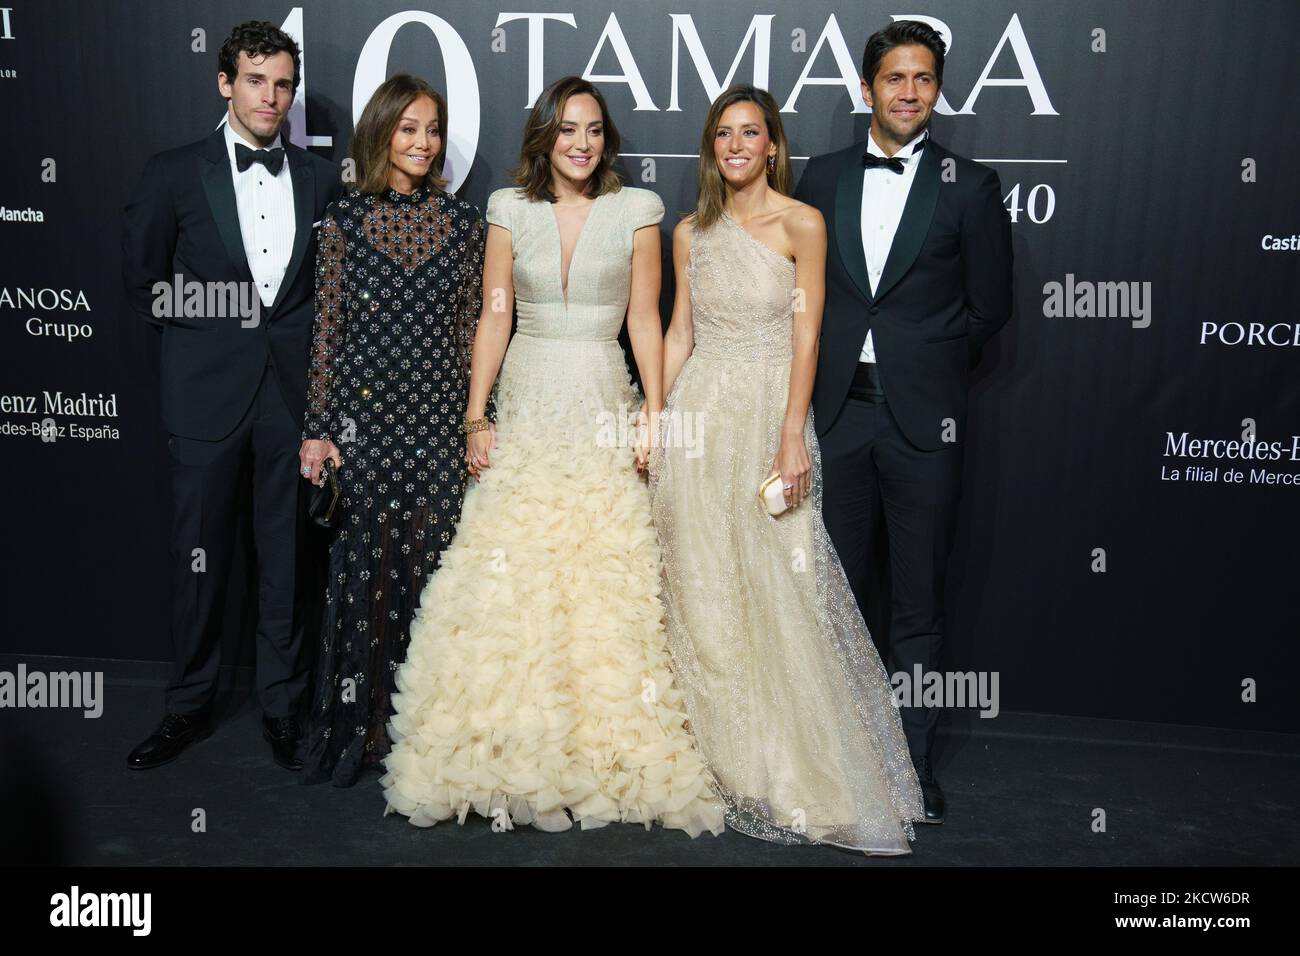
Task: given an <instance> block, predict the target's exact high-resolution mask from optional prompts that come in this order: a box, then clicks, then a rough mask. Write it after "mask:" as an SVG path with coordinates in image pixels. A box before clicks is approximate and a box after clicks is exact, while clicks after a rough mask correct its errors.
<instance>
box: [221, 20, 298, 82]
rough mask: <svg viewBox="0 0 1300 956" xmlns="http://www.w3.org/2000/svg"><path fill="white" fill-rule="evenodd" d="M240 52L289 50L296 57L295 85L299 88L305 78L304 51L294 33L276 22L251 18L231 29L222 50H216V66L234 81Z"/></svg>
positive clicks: (255, 53)
mask: <svg viewBox="0 0 1300 956" xmlns="http://www.w3.org/2000/svg"><path fill="white" fill-rule="evenodd" d="M241 53H247V54H248V55H249V57H255V56H274V55H275V54H277V53H288V54H289V55H290V56H291V57H293V88H294V91H295V92H296V91H297V89H298V84H299V83H300V82H302V54H301V53H300V52H299V51H298V44H297V43H296V42H294V39H293V37H291V36H289V34H287V33H285V32H284V31H283V30H281V29H280V28H279V27H277V26H276V25H275V24H274V23H269V22H267V21H266V20H249V21H247V22H246V23H241V24H240V25H239V26H237V27H235V29H233V30H231V31H230V36H228V37H226V42H225V43H223V44H221V52H220V53H218V54H217V69H218V70H220V71H221V72H222V73H224V74H226V80H227V81H228V82H231V83H233V82H235V77H236V76H237V75H238V74H239V54H241Z"/></svg>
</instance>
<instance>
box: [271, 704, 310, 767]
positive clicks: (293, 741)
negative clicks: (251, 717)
mask: <svg viewBox="0 0 1300 956" xmlns="http://www.w3.org/2000/svg"><path fill="white" fill-rule="evenodd" d="M262 736H263V737H265V738H266V739H267V740H268V741H270V743H271V756H272V757H274V758H275V762H276V763H278V764H279V765H280V766H281V767H283V768H284V769H285V770H301V769H302V761H301V760H299V759H298V739H299V738H300V737H302V730H301V729H300V728H299V727H298V721H297V720H295V719H294V718H293V717H263V718H262Z"/></svg>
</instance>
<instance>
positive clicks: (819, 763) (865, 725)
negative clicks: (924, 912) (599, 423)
mask: <svg viewBox="0 0 1300 956" xmlns="http://www.w3.org/2000/svg"><path fill="white" fill-rule="evenodd" d="M687 271H688V278H689V281H690V289H691V300H692V311H693V316H694V325H695V339H696V344H695V349H694V351H693V353H692V355H691V357H690V358H689V359H688V360H687V362H686V365H685V367H684V368H683V370H682V372H681V374H680V375H679V376H678V379H677V381H676V382H675V383H674V386H673V389H672V392H671V394H670V395H669V397H668V401H667V405H666V407H665V410H664V416H663V424H662V425H661V430H660V442H659V447H657V448H656V449H655V451H654V454H653V456H652V460H651V468H652V472H651V502H652V513H653V517H654V522H655V527H656V530H657V532H658V536H659V541H660V547H661V550H662V560H663V567H664V601H665V605H666V611H667V613H666V621H667V628H668V640H669V648H670V650H671V653H672V660H673V667H674V673H675V677H676V681H677V684H678V686H680V687H681V689H682V691H683V694H684V696H685V700H686V708H687V714H688V716H689V718H690V722H691V727H692V730H693V732H694V734H695V738H696V741H697V743H698V745H699V747H700V750H701V753H702V754H703V756H704V759H705V761H706V763H707V764H708V766H709V768H710V770H711V771H712V773H713V775H714V778H715V781H716V783H717V785H718V787H719V790H720V792H721V795H722V796H723V798H724V800H725V801H726V803H727V807H728V810H727V825H728V826H729V827H732V828H733V829H737V830H740V831H742V832H745V833H748V834H750V835H752V836H755V837H759V838H762V839H766V840H771V841H775V842H780V843H826V844H834V845H838V846H843V847H847V848H851V849H856V850H862V851H866V852H868V853H879V854H901V853H908V852H910V848H909V841H910V840H911V839H912V838H913V836H914V832H913V826H912V822H913V821H915V820H919V819H922V818H923V816H924V811H923V808H922V803H921V794H920V787H919V784H918V782H917V779H916V773H915V770H914V769H913V767H912V763H911V758H910V756H909V753H908V749H907V743H906V740H905V738H904V736H903V730H902V724H901V721H900V719H899V714H898V710H897V708H896V707H895V706H894V697H893V693H892V689H891V687H890V684H889V680H888V675H887V673H886V671H885V668H884V666H883V664H882V663H881V661H880V658H879V655H878V654H877V652H876V649H875V646H874V645H873V644H872V641H871V638H870V635H869V634H868V632H867V627H866V624H865V623H864V621H863V619H862V615H861V613H860V612H859V610H858V607H857V604H856V602H855V600H854V597H853V593H852V591H851V590H850V587H849V584H848V580H847V579H846V577H845V575H844V571H843V568H842V567H841V566H840V563H839V559H838V557H837V556H836V553H835V551H834V548H833V546H832V545H831V541H830V538H829V536H828V535H827V532H826V529H825V527H824V525H823V523H822V517H821V502H822V482H821V461H820V454H819V451H818V445H817V440H816V436H815V435H814V433H813V427H812V417H811V412H810V413H809V420H808V424H807V426H806V429H805V435H804V441H805V444H806V446H807V449H808V453H809V457H810V458H811V460H812V466H813V485H812V493H811V495H810V496H809V498H808V499H807V500H806V501H805V502H804V503H803V504H802V505H800V506H799V507H797V508H795V509H793V510H790V511H787V512H786V513H785V514H783V515H781V516H780V517H778V518H772V517H770V516H769V515H768V514H767V513H766V512H765V511H764V510H763V509H762V506H761V505H760V503H759V501H758V498H757V490H758V487H759V485H760V483H761V482H762V481H763V480H764V479H765V478H766V477H767V476H768V475H769V474H770V473H771V472H770V468H771V465H772V462H773V460H774V458H775V457H776V453H777V449H778V447H779V445H780V433H781V424H782V421H783V419H784V416H785V406H786V398H787V394H788V389H789V378H790V360H791V334H792V328H793V325H792V323H793V295H794V267H793V264H792V263H791V262H790V261H789V260H787V259H785V258H784V257H782V256H780V255H778V254H777V253H776V252H774V251H773V250H772V249H770V248H768V247H767V246H765V245H763V244H762V243H760V242H759V241H758V240H756V239H754V238H753V237H752V236H750V235H749V233H748V232H746V231H745V230H744V229H743V228H742V227H741V226H740V225H739V224H737V223H736V222H734V221H733V220H731V219H729V218H726V217H724V218H723V219H722V220H721V221H720V222H719V223H717V224H716V225H715V226H714V227H713V228H712V229H710V230H708V231H704V232H701V231H697V232H696V233H695V234H694V238H693V242H692V249H691V256H690V260H689V263H688V270H687Z"/></svg>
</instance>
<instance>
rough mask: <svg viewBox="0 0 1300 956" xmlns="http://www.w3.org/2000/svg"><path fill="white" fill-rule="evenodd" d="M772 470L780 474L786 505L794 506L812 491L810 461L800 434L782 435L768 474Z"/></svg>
mask: <svg viewBox="0 0 1300 956" xmlns="http://www.w3.org/2000/svg"><path fill="white" fill-rule="evenodd" d="M773 472H779V473H780V475H781V487H782V489H783V490H784V491H785V503H786V505H787V506H788V507H791V508H794V507H796V506H797V505H799V504H801V503H802V502H803V500H804V499H805V498H807V497H808V492H810V491H812V461H811V460H810V459H809V458H808V449H807V448H806V447H805V446H804V443H803V436H802V435H785V436H782V438H781V447H780V448H779V449H777V453H776V460H775V461H773V462H772V469H771V471H769V472H768V474H772V473H773Z"/></svg>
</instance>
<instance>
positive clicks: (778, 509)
mask: <svg viewBox="0 0 1300 956" xmlns="http://www.w3.org/2000/svg"><path fill="white" fill-rule="evenodd" d="M758 500H759V502H760V503H761V504H762V505H763V509H764V510H765V511H766V512H767V513H768V514H770V515H771V516H772V517H773V518H775V517H776V516H777V515H779V514H781V513H782V512H784V511H785V510H786V508H788V507H789V506H788V505H787V504H786V503H785V486H784V485H782V484H781V473H780V472H779V471H778V472H777V473H776V474H775V475H772V477H770V478H768V479H767V480H766V481H765V482H763V483H762V484H761V485H759V486H758Z"/></svg>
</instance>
